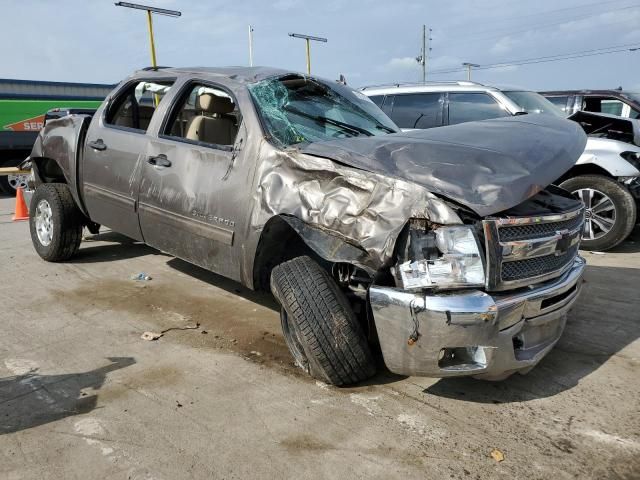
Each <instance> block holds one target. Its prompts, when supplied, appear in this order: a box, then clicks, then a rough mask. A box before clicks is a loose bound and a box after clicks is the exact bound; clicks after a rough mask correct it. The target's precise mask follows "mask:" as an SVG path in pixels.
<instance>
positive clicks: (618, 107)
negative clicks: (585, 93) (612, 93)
mask: <svg viewBox="0 0 640 480" xmlns="http://www.w3.org/2000/svg"><path fill="white" fill-rule="evenodd" d="M623 107H624V103H622V102H621V101H620V100H617V99H615V98H612V97H585V99H584V101H583V102H582V109H583V110H586V111H587V112H599V113H608V114H610V115H618V116H620V115H622V108H623Z"/></svg>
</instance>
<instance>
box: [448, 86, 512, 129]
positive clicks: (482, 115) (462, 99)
mask: <svg viewBox="0 0 640 480" xmlns="http://www.w3.org/2000/svg"><path fill="white" fill-rule="evenodd" d="M507 116H509V113H508V112H506V111H505V110H503V109H502V107H500V105H499V104H498V102H496V101H495V100H494V99H493V98H492V97H491V96H489V95H487V94H486V93H450V94H449V125H455V124H456V123H464V122H475V121H476V120H487V119H489V118H498V117H507Z"/></svg>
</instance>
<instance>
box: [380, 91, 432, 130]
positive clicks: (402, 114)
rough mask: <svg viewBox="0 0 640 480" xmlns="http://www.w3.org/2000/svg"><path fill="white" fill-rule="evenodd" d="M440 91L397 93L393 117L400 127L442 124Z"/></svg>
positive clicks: (424, 126)
mask: <svg viewBox="0 0 640 480" xmlns="http://www.w3.org/2000/svg"><path fill="white" fill-rule="evenodd" d="M440 97H441V94H440V93H416V94H407V95H396V96H395V99H394V101H393V111H392V112H391V119H392V120H393V121H394V122H395V124H396V125H398V126H399V127H400V128H432V127H439V126H441V125H442V103H441V102H440Z"/></svg>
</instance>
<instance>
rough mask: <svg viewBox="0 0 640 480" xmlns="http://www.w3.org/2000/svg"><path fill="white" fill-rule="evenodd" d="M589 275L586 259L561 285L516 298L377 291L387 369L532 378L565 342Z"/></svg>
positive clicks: (373, 292) (373, 291) (374, 300)
mask: <svg viewBox="0 0 640 480" xmlns="http://www.w3.org/2000/svg"><path fill="white" fill-rule="evenodd" d="M584 268H585V261H584V259H583V258H581V257H579V256H578V257H576V259H575V261H574V263H573V266H572V267H571V268H570V269H569V270H568V271H567V272H565V273H564V274H563V275H562V276H560V277H559V278H556V279H554V280H551V281H548V282H545V283H542V284H538V285H535V286H531V287H528V288H523V289H519V290H517V291H515V292H512V293H510V294H509V293H507V292H501V293H499V294H494V295H490V294H488V293H486V292H483V291H480V290H468V291H458V292H454V293H437V294H431V293H426V294H425V293H411V292H406V291H404V290H400V289H396V288H389V287H377V286H373V287H371V288H370V290H369V299H370V303H371V308H372V310H373V316H374V319H375V324H376V328H377V331H378V337H379V339H380V346H381V348H382V355H383V357H384V361H385V364H386V365H387V368H389V370H391V371H392V372H394V373H397V374H400V375H421V376H428V377H451V376H464V375H473V376H477V377H479V378H485V379H488V380H501V379H503V378H506V377H508V376H509V375H511V374H512V373H515V372H520V373H526V372H527V371H529V370H530V369H531V368H533V367H534V366H535V365H536V364H537V363H538V362H539V361H540V360H541V359H542V358H543V357H544V356H545V355H546V354H547V353H548V352H549V351H550V350H551V349H552V348H553V346H554V345H555V344H556V342H557V341H558V339H559V338H560V336H561V335H562V331H563V330H564V325H565V322H566V314H567V311H568V310H569V309H570V308H571V306H572V305H573V303H574V302H575V300H576V299H577V298H578V295H579V294H580V290H581V288H582V275H583V272H584Z"/></svg>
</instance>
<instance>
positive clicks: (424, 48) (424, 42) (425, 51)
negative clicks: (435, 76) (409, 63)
mask: <svg viewBox="0 0 640 480" xmlns="http://www.w3.org/2000/svg"><path fill="white" fill-rule="evenodd" d="M431 32H432V30H431V29H429V37H427V26H426V25H422V50H421V52H420V55H419V56H417V57H416V61H417V62H418V63H419V64H420V65H421V66H422V83H426V81H427V58H428V56H429V54H428V52H430V51H431V47H429V48H428V49H427V42H429V44H430V43H431Z"/></svg>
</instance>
